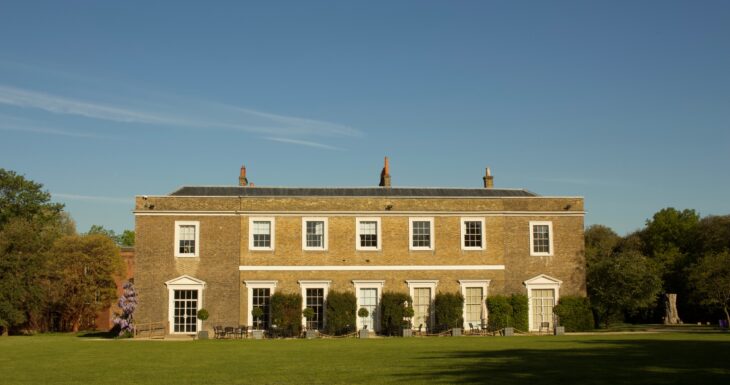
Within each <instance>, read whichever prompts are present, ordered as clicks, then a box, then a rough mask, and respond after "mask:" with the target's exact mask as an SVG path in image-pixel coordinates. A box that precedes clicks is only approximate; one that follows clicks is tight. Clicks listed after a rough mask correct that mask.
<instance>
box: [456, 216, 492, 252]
mask: <svg viewBox="0 0 730 385" xmlns="http://www.w3.org/2000/svg"><path fill="white" fill-rule="evenodd" d="M466 222H480V223H481V224H482V246H481V247H475V246H468V247H467V246H466V240H465V239H464V236H465V235H466ZM486 232H487V230H486V226H485V221H484V218H483V217H461V249H462V250H486V248H487V237H486V234H485V233H486Z"/></svg>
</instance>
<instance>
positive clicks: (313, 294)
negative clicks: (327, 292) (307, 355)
mask: <svg viewBox="0 0 730 385" xmlns="http://www.w3.org/2000/svg"><path fill="white" fill-rule="evenodd" d="M306 294H307V307H309V308H312V310H313V311H314V317H313V318H312V319H311V320H307V329H309V330H315V329H316V330H322V329H324V289H307V291H306Z"/></svg>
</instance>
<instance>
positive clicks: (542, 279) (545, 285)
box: [523, 274, 563, 331]
mask: <svg viewBox="0 0 730 385" xmlns="http://www.w3.org/2000/svg"><path fill="white" fill-rule="evenodd" d="M562 284H563V281H561V280H559V279H557V278H554V277H551V276H549V275H545V274H540V275H538V276H536V277H532V278H530V279H528V280H526V281H525V282H523V285H525V288H527V305H528V306H527V308H528V311H527V316H528V317H529V318H528V325H529V326H528V329H529V331H538V330H539V329H538V328H535V327H534V325H533V324H532V316H533V309H532V291H533V290H540V289H551V290H554V292H555V304H554V305H553V306H557V305H558V301H559V300H560V286H561V285H562Z"/></svg>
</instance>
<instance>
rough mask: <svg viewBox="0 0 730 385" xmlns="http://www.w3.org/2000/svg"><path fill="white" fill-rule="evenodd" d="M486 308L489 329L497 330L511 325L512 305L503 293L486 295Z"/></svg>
mask: <svg viewBox="0 0 730 385" xmlns="http://www.w3.org/2000/svg"><path fill="white" fill-rule="evenodd" d="M487 309H488V310H489V323H488V324H489V329H490V330H499V329H503V328H505V327H507V326H512V325H513V322H512V305H510V298H509V297H506V296H503V295H493V296H490V297H487Z"/></svg>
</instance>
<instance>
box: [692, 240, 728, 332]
mask: <svg viewBox="0 0 730 385" xmlns="http://www.w3.org/2000/svg"><path fill="white" fill-rule="evenodd" d="M689 277H690V282H691V283H692V285H693V287H694V289H695V295H697V296H698V297H699V298H701V299H700V303H702V304H703V305H706V306H710V307H716V308H720V309H722V311H723V312H724V313H725V319H726V320H727V321H728V323H730V314H728V308H729V307H730V251H728V250H725V251H722V252H718V253H710V254H707V255H705V256H704V257H702V258H701V259H700V261H699V263H697V264H696V265H694V266H693V267H692V268H691V269H690V276H689Z"/></svg>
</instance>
